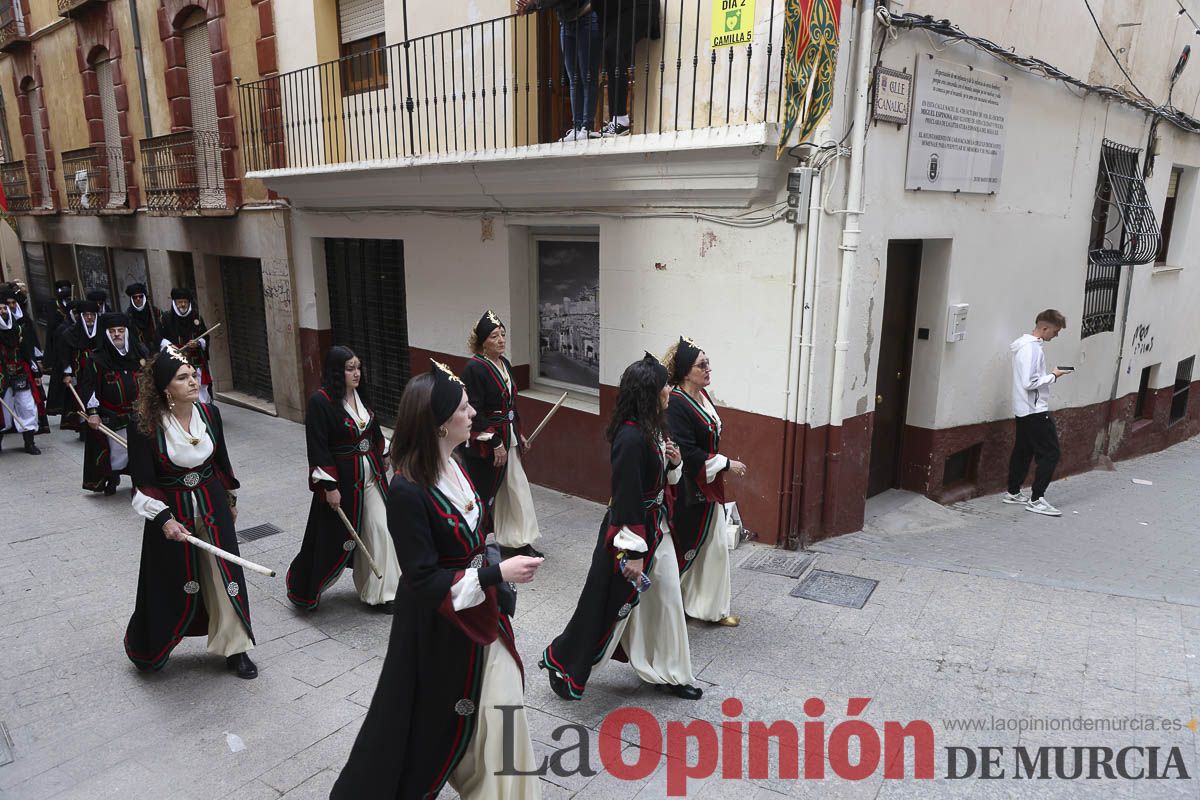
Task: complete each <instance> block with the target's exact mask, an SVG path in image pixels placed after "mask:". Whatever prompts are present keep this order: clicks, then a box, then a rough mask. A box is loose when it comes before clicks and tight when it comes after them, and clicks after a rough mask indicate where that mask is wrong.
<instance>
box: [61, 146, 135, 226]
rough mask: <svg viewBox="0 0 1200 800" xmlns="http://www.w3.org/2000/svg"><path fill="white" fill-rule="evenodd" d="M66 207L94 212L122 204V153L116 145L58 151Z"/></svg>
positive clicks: (83, 211)
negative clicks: (59, 153) (65, 190)
mask: <svg viewBox="0 0 1200 800" xmlns="http://www.w3.org/2000/svg"><path fill="white" fill-rule="evenodd" d="M62 165H63V179H64V182H65V183H66V187H67V208H68V209H69V210H71V211H76V212H79V213H82V214H88V213H91V214H97V213H99V212H100V211H101V210H102V209H106V208H122V207H124V206H125V204H126V197H127V195H126V186H125V156H124V154H123V153H122V152H121V148H120V147H83V148H80V149H78V150H68V151H66V152H64V153H63V154H62Z"/></svg>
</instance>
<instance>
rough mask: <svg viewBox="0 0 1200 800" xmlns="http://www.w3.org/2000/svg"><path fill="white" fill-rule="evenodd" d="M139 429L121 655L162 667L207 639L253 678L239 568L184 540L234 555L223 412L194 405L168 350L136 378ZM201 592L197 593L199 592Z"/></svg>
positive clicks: (188, 369)
mask: <svg viewBox="0 0 1200 800" xmlns="http://www.w3.org/2000/svg"><path fill="white" fill-rule="evenodd" d="M138 380H139V386H138V402H137V415H138V424H137V425H136V426H132V427H130V428H129V467H130V474H131V476H132V478H133V486H134V492H133V509H134V511H136V512H137V513H138V515H139V516H141V517H144V518H145V520H146V524H145V526H144V528H143V530H142V559H141V567H140V570H139V572H138V587H137V600H136V603H135V605H134V609H133V616H132V617H130V619H129V626H128V628H126V630H125V654H126V655H127V656H129V660H130V661H132V662H133V663H134V665H136V666H137V668H138V669H141V670H159V669H162V668H163V666H164V665H165V664H166V663H167V659H168V658H169V657H170V655H171V651H172V650H174V649H175V645H177V644H179V642H180V640H181V639H182V638H183V637H184V636H204V635H205V634H207V635H208V652H210V653H213V654H214V655H219V656H224V657H225V666H226V668H227V669H230V670H233V671H235V672H236V673H237V676H238V677H239V678H254V677H257V676H258V668H257V667H255V666H254V662H253V661H251V660H250V657H249V656H248V655H246V652H247V651H248V650H250V649H251V648H253V647H254V633H253V630H252V629H251V625H250V601H249V599H248V597H247V593H246V588H247V587H246V577H245V575H244V574H243V573H242V568H241V567H239V566H238V565H237V564H232V563H230V562H228V561H225V560H224V559H220V558H217V557H216V556H214V555H212V554H211V553H209V552H207V551H204V550H201V549H199V548H197V547H194V546H193V545H190V544H188V543H187V541H186V539H184V536H185V535H186V534H188V533H191V534H192V535H194V536H196V537H197V538H199V539H203V540H205V541H207V542H208V543H209V544H213V545H216V546H217V547H219V548H221V549H222V550H225V551H227V552H229V553H233V554H234V555H238V543H237V532H236V531H235V529H234V521H235V520H236V519H237V488H238V485H239V484H238V481H237V478H235V477H234V475H233V467H232V466H230V464H229V452H228V450H227V449H226V447H225V433H224V427H223V425H222V424H221V414H220V412H219V411H218V410H217V409H216V407H215V406H211V405H207V404H205V403H201V402H198V398H199V396H200V382H199V381H198V380H197V379H196V371H195V370H194V369H193V368H192V366H191V364H189V363H188V361H187V357H186V356H185V355H184V354H183V353H181V352H180V351H179V350H177V349H176V348H174V347H169V348H167V349H165V350H164V351H163V352H161V353H159V354H158V355H156V356H154V358H152V359H151V360H150V361H148V362H146V366H145V367H143V368H142V371H141V372H140V373H139V375H138ZM197 595H199V596H197Z"/></svg>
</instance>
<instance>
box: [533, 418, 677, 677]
mask: <svg viewBox="0 0 1200 800" xmlns="http://www.w3.org/2000/svg"><path fill="white" fill-rule="evenodd" d="M667 499H668V498H667V464H666V461H665V460H664V459H663V457H662V455H661V454H660V453H659V450H658V448H657V447H656V446H654V445H652V444H650V443H648V442H647V441H646V439H645V437H644V436H642V433H641V430H640V429H639V428H638V427H637V426H636V425H635V424H633V423H632V422H626V423H625V424H624V425H622V426H621V427H620V429H619V430H618V431H617V434H616V436H615V437H613V442H612V500H611V501H609V506H608V511H607V513H605V515H604V520H603V521H602V522H601V523H600V533H599V535H598V536H597V539H596V548H595V550H593V551H592V565H591V567H590V568H589V569H588V574H587V580H586V581H585V582H584V584H583V591H582V592H581V593H580V595H579V602H578V603H576V605H575V613H574V614H572V615H571V619H570V621H569V622H568V623H567V627H566V628H565V629H564V630H563V632H562V633H561V634H559V635H558V637H557V638H556V639H555V640H554V641H553V642H551V643H550V644H549V646H547V647H546V649H545V650H544V651H543V652H542V664H543V665H544V666H545V667H546V669H548V670H550V671H551V672H553V673H555V674H556V675H558V677H560V678H562V679H563V681H565V682H566V685H567V688H568V690H569V691H570V693H571V695H572V696H574V697H575V698H576V699H578V698H580V697H582V696H583V690H584V689H585V688H586V686H587V681H588V678H589V677H590V676H591V674H592V668H593V667H594V666H595V665H596V663H597V662H599V660H600V658H601V656H602V655H603V654H604V651H605V649H606V648H607V647H608V644H609V640H610V639H611V638H612V635H613V631H614V629H615V628H616V626H617V622H618V621H620V620H622V619H624V618H625V617H627V616H629V612H630V611H632V610H633V608H634V607H635V606H636V605H637V604H638V593H637V590H636V589H635V588H634V586H633V584H631V583H630V582H629V581H628V580H626V578H625V576H624V575H622V574H621V571H620V567H619V566H618V563H617V548H616V546H615V545H614V544H613V539H614V538H615V537H616V535H617V534H618V533H619V532H620V530H621V528H623V527H628V528H629V529H630V530H631V531H632V532H633V533H634V534H636V535H637V536H639V537H641V538H642V540H643V541H645V542H646V546H647V551H646V553H645V556H644V558H645V561H644V562H643V570H644V571H645V572H646V573H649V572H650V567H651V565H652V564H653V563H654V559H655V557H656V556H657V555H658V546H659V544H660V543H661V542H662V533H661V531H660V529H659V527H660V526H659V523H660V522H662V521H663V520H664V519H666V517H667V514H668V511H667ZM656 588H657V587H655V586H654V585H651V586H650V588H649V589H647V590H646V591H649V592H653V591H655V590H656ZM613 657H614V658H616V659H618V660H621V661H624V660H627V659H626V658H625V655H624V652H623V651H622V650H621V648H620V647H618V648H617V650H616V651H615V652H614V655H613Z"/></svg>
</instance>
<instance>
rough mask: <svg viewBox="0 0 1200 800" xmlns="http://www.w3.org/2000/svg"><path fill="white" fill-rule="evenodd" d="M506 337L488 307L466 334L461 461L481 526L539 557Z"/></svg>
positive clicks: (506, 544) (506, 545)
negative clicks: (471, 413)
mask: <svg viewBox="0 0 1200 800" xmlns="http://www.w3.org/2000/svg"><path fill="white" fill-rule="evenodd" d="M507 339H508V329H507V328H506V327H505V325H504V323H503V322H501V321H500V318H499V317H497V316H496V314H495V312H493V311H492V310H491V309H489V310H487V311H486V312H484V314H483V316H482V317H480V318H479V322H477V323H475V327H474V328H472V329H471V335H470V336H469V337H468V338H467V346H468V347H469V348H470V350H471V352H472V354H473V355H472V356H471V358H469V359H467V365H466V366H465V367H464V368H463V383H465V384H466V387H467V397H468V398H469V399H470V402H471V407H472V408H474V409H475V412H476V417H475V422H474V424H473V425H472V427H471V439H470V441H468V442H467V444H466V446H465V448H464V450H463V461H464V463H465V464H466V467H467V472H468V473H469V474H470V476H471V481H472V482H473V483H474V484H475V490H476V491H478V492H479V496H480V497H481V498H483V503H484V506H485V509H486V511H487V515H486V519H485V522H484V526H485V531H486V532H488V533H491V532H495V534H496V541H497V542H498V543H499V544H500V547H501V548H503V550H504V551H505V552H511V553H517V554H519V555H523V556H532V557H534V558H541V557H542V554H541V553H540V552H538V551H537V550H536V549H534V547H533V543H534V542H535V541H537V539H538V537H539V536H540V535H541V532H540V531H539V530H538V521H537V512H536V511H534V508H533V493H532V492H531V491H530V489H529V478H528V477H526V475H525V466H524V464H523V463H522V460H523V458H524V455H525V453H526V452H527V451H528V449H529V443H528V442H527V441H526V440H525V437H524V436H523V435H522V434H521V417H520V415H519V414H517V384H516V380H515V379H514V378H513V367H512V364H511V363H510V362H509V360H508V359H507V358H505V357H504V353H505V351H506V350H507V347H508V341H507Z"/></svg>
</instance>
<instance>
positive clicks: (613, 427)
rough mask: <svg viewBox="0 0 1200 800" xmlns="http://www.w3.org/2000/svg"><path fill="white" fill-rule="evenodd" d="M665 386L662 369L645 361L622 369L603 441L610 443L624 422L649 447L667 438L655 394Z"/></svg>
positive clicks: (636, 362) (665, 423) (661, 411)
mask: <svg viewBox="0 0 1200 800" xmlns="http://www.w3.org/2000/svg"><path fill="white" fill-rule="evenodd" d="M665 385H666V382H665V381H664V380H663V370H662V368H661V367H659V368H658V369H655V366H654V365H653V364H651V363H650V362H649V361H647V360H645V359H643V360H641V361H635V362H633V363H632V364H630V365H629V366H628V367H626V368H625V372H623V373H622V374H621V385H620V387H619V388H618V389H617V402H616V405H615V406H614V407H613V413H612V417H611V418H610V419H609V421H608V429H607V430H606V431H605V432H604V438H605V439H606V440H608V441H609V442H610V443H611V442H612V440H613V439H614V438H616V435H617V431H619V430H620V429H621V426H622V425H623V424H624V423H625V422H626V421H627V420H628V421H630V422H633V423H634V424H635V425H637V427H638V430H640V431H641V433H642V438H644V439H645V440H646V443H647V444H649V445H652V446H657V445H658V442H659V440H660V439H665V438H667V421H666V418H665V417H664V416H663V410H662V408H660V407H659V404H658V394H659V392H661V391H662V388H663V386H665Z"/></svg>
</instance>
